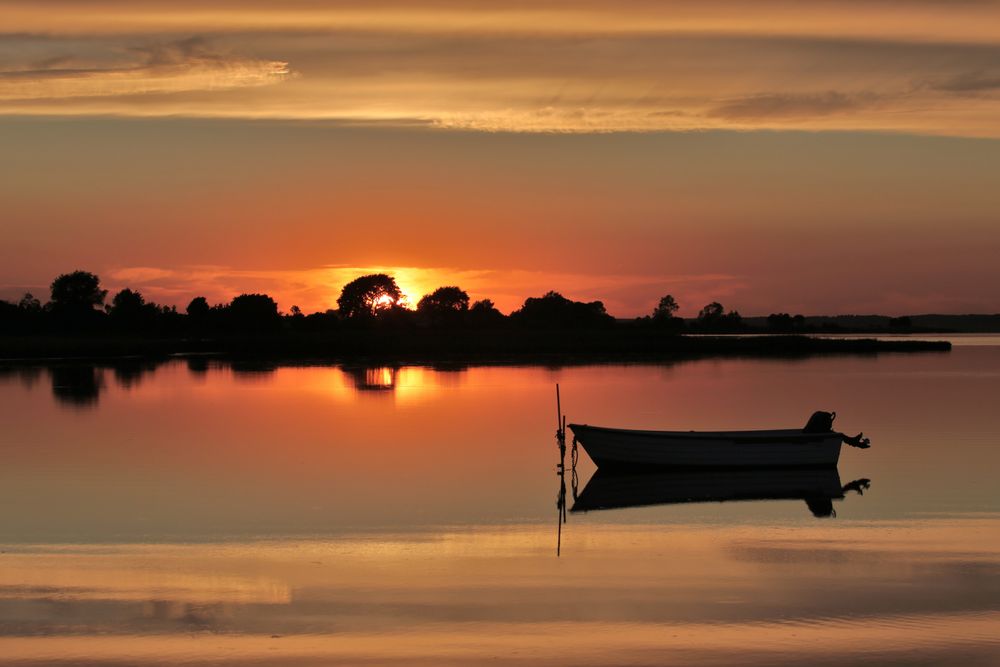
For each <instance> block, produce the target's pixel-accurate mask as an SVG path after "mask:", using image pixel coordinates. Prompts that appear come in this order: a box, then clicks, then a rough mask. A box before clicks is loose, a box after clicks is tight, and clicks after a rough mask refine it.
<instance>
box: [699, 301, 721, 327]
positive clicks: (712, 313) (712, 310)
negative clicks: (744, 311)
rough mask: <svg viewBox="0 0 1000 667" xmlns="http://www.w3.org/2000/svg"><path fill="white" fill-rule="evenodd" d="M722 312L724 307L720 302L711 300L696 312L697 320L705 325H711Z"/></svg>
mask: <svg viewBox="0 0 1000 667" xmlns="http://www.w3.org/2000/svg"><path fill="white" fill-rule="evenodd" d="M724 313H725V308H723V307H722V304H721V303H719V302H718V301H713V302H712V303H710V304H708V305H707V306H705V307H704V308H702V309H701V312H699V313H698V322H699V323H701V324H703V325H706V326H711V325H713V324H715V323H716V322H718V321H719V320H720V319H721V318H722V315H723V314H724Z"/></svg>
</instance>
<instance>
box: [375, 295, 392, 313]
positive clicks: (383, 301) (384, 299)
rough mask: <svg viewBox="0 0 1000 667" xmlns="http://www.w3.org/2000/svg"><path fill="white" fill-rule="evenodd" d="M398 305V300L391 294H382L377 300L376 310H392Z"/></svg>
mask: <svg viewBox="0 0 1000 667" xmlns="http://www.w3.org/2000/svg"><path fill="white" fill-rule="evenodd" d="M394 305H396V299H394V298H392V296H391V295H389V294H382V295H381V296H379V297H378V298H377V299H375V308H377V309H378V310H382V309H383V308H391V307H392V306H394Z"/></svg>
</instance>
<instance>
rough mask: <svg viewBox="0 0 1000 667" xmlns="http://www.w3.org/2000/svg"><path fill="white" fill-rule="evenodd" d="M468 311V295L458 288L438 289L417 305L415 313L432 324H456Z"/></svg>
mask: <svg viewBox="0 0 1000 667" xmlns="http://www.w3.org/2000/svg"><path fill="white" fill-rule="evenodd" d="M468 311H469V295H468V294H467V293H466V292H465V290H463V289H461V288H459V287H454V286H451V287H439V288H437V289H436V290H434V291H433V292H431V293H430V294H428V295H426V296H424V297H423V298H422V299H420V301H419V302H418V303H417V313H419V314H420V316H421V317H422V318H423V319H424V320H426V321H429V322H430V323H432V324H436V325H454V324H458V323H459V322H460V321H461V320H462V319H463V316H464V315H465V314H466V313H467V312H468Z"/></svg>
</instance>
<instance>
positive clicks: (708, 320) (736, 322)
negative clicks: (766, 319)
mask: <svg viewBox="0 0 1000 667" xmlns="http://www.w3.org/2000/svg"><path fill="white" fill-rule="evenodd" d="M697 326H698V328H699V329H701V330H702V331H715V332H725V331H729V332H732V331H739V330H740V329H742V328H743V317H742V316H741V315H740V314H739V313H738V312H737V311H735V310H731V311H729V312H728V313H727V312H725V308H723V307H722V304H721V303H719V302H718V301H713V302H712V303H710V304H708V305H707V306H705V307H704V308H702V309H701V312H699V313H698V320H697Z"/></svg>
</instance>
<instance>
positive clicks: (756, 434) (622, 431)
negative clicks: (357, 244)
mask: <svg viewBox="0 0 1000 667" xmlns="http://www.w3.org/2000/svg"><path fill="white" fill-rule="evenodd" d="M567 428H569V429H570V430H572V431H573V434H574V435H576V436H579V435H581V433H579V432H578V431H579V430H583V431H586V430H589V431H600V432H602V433H608V434H615V435H621V436H625V437H645V438H677V439H691V440H697V439H730V438H733V439H751V438H766V439H773V438H779V439H789V440H791V439H796V440H799V439H803V438H804V439H808V440H826V439H831V438H835V437H841V435H840V434H839V433H837V432H836V431H822V432H815V433H811V432H807V431H805V430H803V429H801V428H795V429H758V430H750V431H652V430H642V429H629V428H611V427H608V426H590V425H588V424H567Z"/></svg>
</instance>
